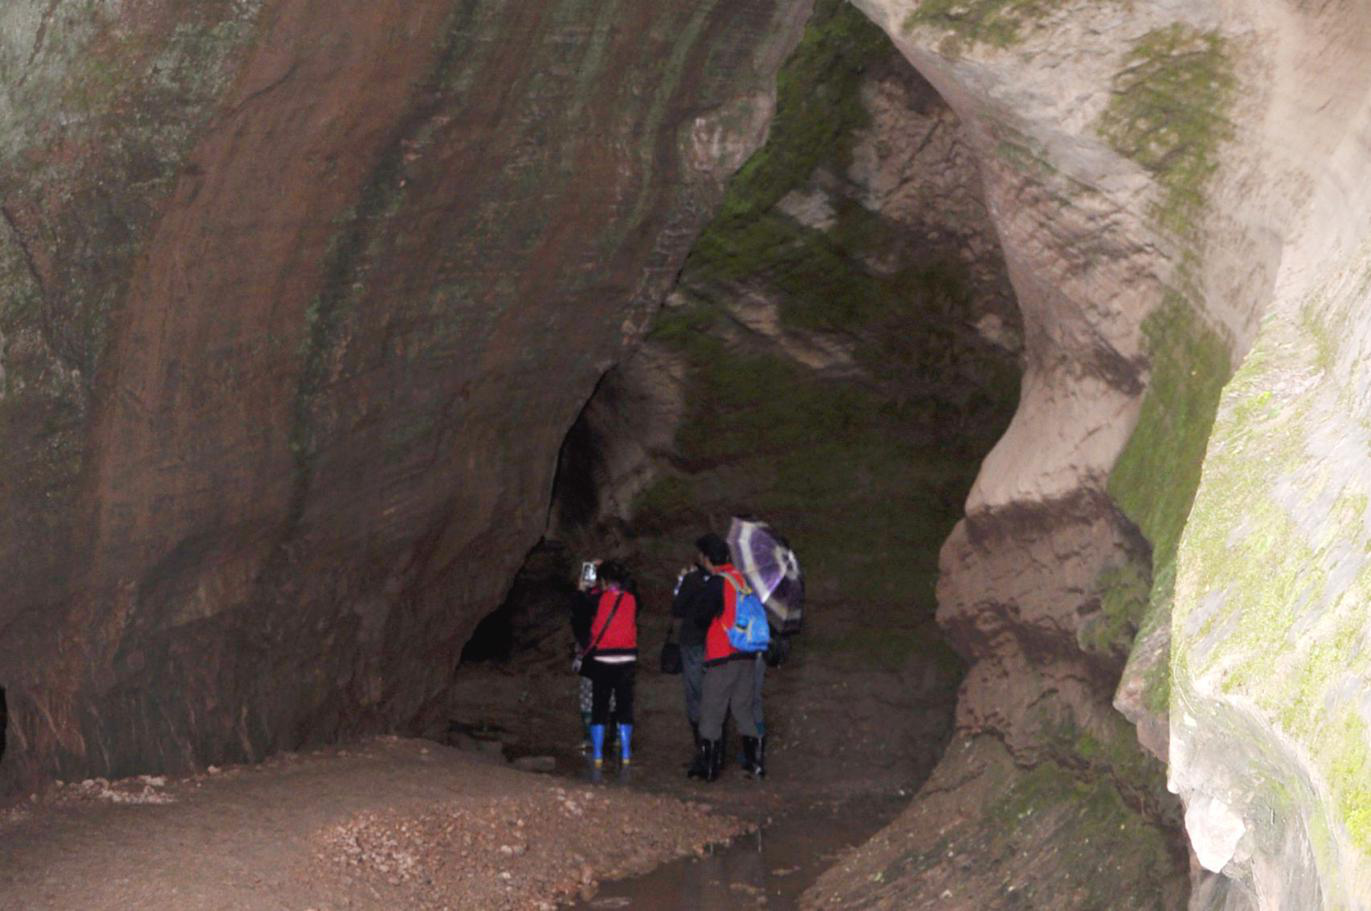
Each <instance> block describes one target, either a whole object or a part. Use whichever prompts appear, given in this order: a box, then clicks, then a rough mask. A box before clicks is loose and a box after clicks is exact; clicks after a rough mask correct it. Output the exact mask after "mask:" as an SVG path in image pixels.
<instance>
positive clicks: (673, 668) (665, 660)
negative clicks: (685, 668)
mask: <svg viewBox="0 0 1371 911" xmlns="http://www.w3.org/2000/svg"><path fill="white" fill-rule="evenodd" d="M680 672H681V645H680V643H678V642H677V641H676V640H675V639H673V638H672V637H671V633H667V634H666V641H665V642H663V643H662V673H663V674H679V673H680Z"/></svg>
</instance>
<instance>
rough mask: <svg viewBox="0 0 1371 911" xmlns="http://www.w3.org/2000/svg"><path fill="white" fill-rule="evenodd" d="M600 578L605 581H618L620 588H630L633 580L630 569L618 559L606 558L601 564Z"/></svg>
mask: <svg viewBox="0 0 1371 911" xmlns="http://www.w3.org/2000/svg"><path fill="white" fill-rule="evenodd" d="M600 578H601V579H602V580H603V581H605V582H617V583H618V584H619V587H620V588H628V586H629V583H630V582H631V581H632V579H631V578H630V576H629V574H628V569H626V568H625V567H624V564H622V563H620V562H619V561H617V560H606V561H605V562H604V563H601V564H600Z"/></svg>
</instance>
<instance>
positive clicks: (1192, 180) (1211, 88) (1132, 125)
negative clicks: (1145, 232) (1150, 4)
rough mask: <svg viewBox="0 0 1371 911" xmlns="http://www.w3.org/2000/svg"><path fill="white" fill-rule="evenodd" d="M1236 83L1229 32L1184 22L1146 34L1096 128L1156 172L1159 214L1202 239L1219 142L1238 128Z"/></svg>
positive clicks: (1175, 228)
mask: <svg viewBox="0 0 1371 911" xmlns="http://www.w3.org/2000/svg"><path fill="white" fill-rule="evenodd" d="M1236 88H1237V77H1236V76H1235V74H1234V69H1233V63H1232V60H1231V59H1230V56H1229V51H1228V46H1227V42H1226V41H1225V40H1224V38H1223V37H1222V36H1221V35H1219V34H1218V33H1217V32H1200V31H1197V30H1195V29H1193V28H1190V27H1188V26H1185V25H1181V24H1175V25H1171V26H1168V27H1167V28H1163V29H1157V30H1156V31H1152V32H1149V33H1148V34H1147V35H1145V36H1144V37H1143V38H1142V40H1140V41H1139V42H1138V44H1137V45H1135V46H1134V48H1133V49H1132V50H1131V51H1130V52H1129V54H1128V56H1127V57H1126V58H1125V60H1124V66H1123V68H1122V69H1120V70H1119V72H1118V74H1117V75H1116V76H1115V77H1114V82H1113V95H1112V97H1111V98H1110V101H1109V105H1108V107H1106V108H1105V111H1104V113H1103V114H1102V115H1101V116H1100V119H1099V122H1098V124H1097V125H1096V128H1097V129H1098V131H1099V133H1100V135H1101V136H1102V137H1103V138H1104V139H1105V140H1106V141H1107V142H1108V143H1109V144H1110V145H1111V146H1112V147H1113V148H1114V149H1115V150H1116V151H1118V152H1119V153H1120V154H1122V155H1124V156H1126V157H1128V158H1131V159H1132V160H1134V161H1136V162H1137V163H1138V164H1140V165H1142V166H1143V167H1144V168H1146V169H1147V170H1148V171H1149V172H1151V173H1152V175H1153V176H1154V177H1156V179H1157V181H1158V182H1159V183H1160V184H1161V185H1162V187H1163V189H1164V190H1165V196H1164V198H1163V199H1162V201H1161V202H1159V203H1158V205H1157V208H1156V210H1155V212H1154V216H1155V217H1156V220H1157V222H1158V223H1159V224H1160V225H1161V227H1162V228H1163V229H1165V230H1168V231H1170V232H1172V233H1173V234H1175V235H1177V236H1179V237H1183V238H1187V239H1189V240H1196V239H1197V235H1198V233H1199V232H1198V225H1199V219H1200V217H1201V215H1202V214H1203V212H1204V208H1205V191H1206V189H1207V187H1208V184H1209V180H1210V178H1211V177H1212V176H1213V175H1214V172H1215V171H1216V170H1217V169H1218V160H1219V158H1218V149H1219V146H1220V144H1221V143H1223V142H1224V141H1225V140H1226V139H1228V138H1229V137H1230V136H1232V133H1233V127H1232V124H1231V122H1230V121H1229V119H1228V114H1229V110H1230V109H1231V107H1232V104H1233V100H1234V97H1235V93H1236Z"/></svg>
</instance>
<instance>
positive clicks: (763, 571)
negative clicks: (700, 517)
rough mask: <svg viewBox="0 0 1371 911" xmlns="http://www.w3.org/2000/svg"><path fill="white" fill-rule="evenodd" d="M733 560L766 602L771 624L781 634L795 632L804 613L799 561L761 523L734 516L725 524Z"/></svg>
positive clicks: (802, 577)
mask: <svg viewBox="0 0 1371 911" xmlns="http://www.w3.org/2000/svg"><path fill="white" fill-rule="evenodd" d="M728 547H729V550H730V551H731V552H732V554H733V563H734V565H735V566H737V567H738V568H739V569H740V570H742V571H743V575H744V576H746V577H747V581H748V584H749V585H751V586H752V590H753V591H755V592H756V593H757V597H759V598H761V599H762V603H763V604H765V605H766V609H767V612H768V613H769V614H770V615H771V623H772V625H773V626H775V627H776V629H777V630H778V631H780V632H781V633H783V634H789V633H793V632H797V631H798V630H799V629H800V621H801V619H802V617H803V612H804V601H805V583H804V575H803V574H802V573H801V572H800V563H799V561H798V560H796V559H795V552H794V551H792V550H791V549H790V548H789V547H788V546H786V544H785V543H784V541H783V539H782V538H781V537H780V536H779V535H777V534H776V532H774V531H772V529H771V526H769V525H767V524H766V523H765V522H753V521H749V520H746V519H734V520H733V521H732V522H731V523H730V524H729V526H728Z"/></svg>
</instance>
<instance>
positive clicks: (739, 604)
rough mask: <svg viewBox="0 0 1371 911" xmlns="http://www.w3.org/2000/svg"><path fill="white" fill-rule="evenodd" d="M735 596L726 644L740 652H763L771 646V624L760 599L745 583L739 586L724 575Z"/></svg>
mask: <svg viewBox="0 0 1371 911" xmlns="http://www.w3.org/2000/svg"><path fill="white" fill-rule="evenodd" d="M724 578H725V579H727V580H728V584H729V585H732V586H733V591H734V593H735V594H736V595H737V599H736V601H735V604H736V610H735V611H734V617H733V625H732V626H730V627H729V628H728V644H729V645H731V646H733V647H734V648H736V649H737V650H738V651H740V652H749V653H751V652H764V651H766V647H767V646H768V645H770V644H771V624H770V623H768V622H767V619H766V608H765V607H763V606H762V599H761V598H758V597H757V593H756V592H754V591H753V590H752V588H751V587H750V586H748V585H747V584H746V583H744V584H743V585H741V586H739V585H738V582H737V580H736V579H734V578H733V577H732V576H730V575H728V574H727V573H724Z"/></svg>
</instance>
